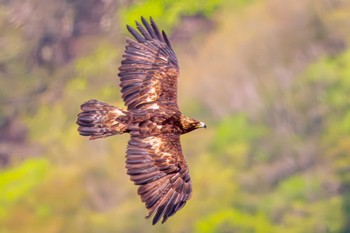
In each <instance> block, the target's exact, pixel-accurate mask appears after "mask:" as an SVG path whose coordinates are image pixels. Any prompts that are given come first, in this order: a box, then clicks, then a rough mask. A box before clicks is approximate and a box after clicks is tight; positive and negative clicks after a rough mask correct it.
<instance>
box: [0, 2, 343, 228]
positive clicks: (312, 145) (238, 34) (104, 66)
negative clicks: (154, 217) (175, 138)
mask: <svg viewBox="0 0 350 233" xmlns="http://www.w3.org/2000/svg"><path fill="white" fill-rule="evenodd" d="M49 2H50V3H52V4H53V5H52V6H51V7H50V8H49V9H47V11H44V10H45V7H44V5H43V4H42V3H43V0H31V1H28V3H26V4H27V5H25V4H24V5H23V4H21V1H13V3H11V4H10V3H2V4H1V7H0V28H1V34H2V39H1V40H0V48H2V49H1V51H0V79H1V86H0V90H1V91H0V101H1V103H2V104H1V105H0V126H1V127H2V128H1V129H3V130H4V131H3V132H6V134H8V135H9V136H8V137H3V136H2V137H0V145H1V146H2V147H0V148H7V147H10V146H12V147H13V148H15V149H11V150H10V153H9V154H10V159H9V161H8V162H7V163H5V164H3V165H2V167H1V168H0V169H1V170H0V204H1V206H0V233H3V232H4V233H7V232H174V233H175V232H242V233H245V232H246V233H253V232H254V233H265V232H271V233H274V232H275V233H279V232H286V233H289V232H290V233H310V232H315V233H324V232H338V233H345V232H349V231H350V224H349V222H350V175H349V174H350V173H349V171H350V165H349V164H350V156H349V154H350V136H349V135H350V100H349V98H348V95H349V94H348V93H350V78H349V77H350V49H349V48H348V44H349V42H350V30H349V28H350V27H349V17H347V16H348V15H350V4H349V3H348V2H347V1H345V0H344V1H317V2H315V1H312V0H309V1H304V2H301V1H283V2H280V1H274V0H268V1H258V0H256V1H249V0H248V1H247V0H244V1H242V0H231V1H221V0H214V1H197V0H194V1H187V0H186V1H185V0H180V1H169V0H163V1H155V0H145V1H105V2H110V4H111V5H109V7H105V8H103V7H102V8H100V5H99V4H102V3H96V2H98V1H87V2H86V5H87V6H90V8H89V7H85V5H84V4H85V2H84V4H81V1H78V0H74V1H68V0H67V1H62V2H54V1H49ZM31 4H32V5H31ZM45 4H49V3H48V2H45ZM94 4H96V5H94ZM106 4H107V3H106ZM26 6H27V7H29V8H28V9H29V10H30V9H32V10H33V9H34V10H33V11H34V12H35V14H34V15H33V16H32V17H31V18H30V19H31V20H28V21H27V22H26V20H23V19H22V18H21V17H24V18H25V14H24V13H25V12H26V11H23V12H24V13H23V12H21V10H23V8H25V7H26ZM30 7H32V8H30ZM28 9H26V10H28ZM89 9H93V10H94V11H93V13H91V12H90V11H89ZM16 12H21V13H22V14H19V15H17V14H16ZM52 12H54V13H55V14H54V13H52ZM67 12H68V13H67ZM98 14H101V15H100V16H98ZM86 15H87V16H86ZM96 15H97V16H96ZM141 15H143V16H145V17H148V16H152V17H153V18H154V19H155V20H156V21H157V22H159V26H160V27H161V28H164V29H166V31H167V32H168V34H170V35H172V34H171V32H174V33H176V30H174V29H175V28H176V29H177V31H178V33H179V30H180V33H181V26H182V25H191V27H192V28H191V29H193V30H192V31H193V32H192V33H193V34H189V37H190V38H193V40H191V41H185V40H181V39H179V40H175V41H173V42H172V43H173V45H174V47H175V48H176V52H177V55H178V58H179V61H180V66H181V79H180V90H179V91H180V99H179V100H180V106H183V107H182V110H183V112H184V113H185V114H187V113H191V114H193V115H194V116H195V117H196V118H198V119H201V120H204V121H206V122H207V125H208V129H207V130H206V131H195V132H192V133H191V134H188V135H184V136H183V137H182V145H183V150H184V152H185V156H186V159H187V161H188V164H189V167H190V174H191V178H192V182H193V196H192V199H191V200H190V201H189V202H188V203H187V204H186V206H185V207H184V208H183V209H182V210H181V211H179V212H178V213H177V214H176V215H175V216H174V217H172V218H171V219H169V221H168V222H167V223H166V224H164V225H157V226H151V224H150V222H149V221H146V220H144V215H145V214H146V211H145V208H144V206H143V204H142V203H141V202H140V200H139V197H138V196H137V194H136V189H137V187H135V186H133V184H132V182H130V181H129V178H128V176H127V175H126V174H125V168H124V160H125V158H124V156H125V148H126V144H127V141H128V135H121V136H117V137H112V138H106V139H103V140H96V141H88V140H87V139H86V138H82V137H80V136H79V135H78V133H77V131H76V128H77V126H76V124H75V120H76V114H77V113H78V112H79V105H80V104H81V103H82V102H84V101H86V100H88V99H99V100H101V101H105V102H109V103H111V104H114V105H116V106H120V107H121V106H123V102H122V100H121V98H120V94H119V87H118V81H117V72H118V71H117V66H118V64H119V62H120V59H121V54H122V51H123V46H124V40H125V34H126V32H125V26H124V25H125V23H128V24H130V25H134V22H133V21H134V20H135V19H139V17H140V16H141ZM20 16H21V17H20ZM60 17H61V18H62V22H64V24H63V25H65V27H62V28H63V29H64V28H69V27H70V26H69V23H72V25H71V27H76V29H75V30H72V32H71V35H70V36H67V35H66V34H64V33H62V34H59V33H58V34H59V36H57V38H56V37H54V39H47V38H48V36H47V34H49V35H50V36H52V32H55V30H53V29H54V28H57V25H59V23H58V22H60V21H59V19H61V18H60ZM70 17H71V18H70ZM42 18H44V19H46V20H45V21H42V20H38V19H42ZM95 18H96V20H97V21H98V23H97V24H96V25H99V26H96V25H95V24H93V23H91V22H90V21H89V20H91V19H95ZM116 19H117V20H116ZM194 19H196V20H198V21H195V20H194ZM79 20H80V21H79ZM84 20H85V21H84ZM109 20H110V21H113V22H115V21H118V23H117V25H113V26H111V27H107V26H108V22H110V21H109ZM191 20H192V21H191ZM200 20H202V21H200ZM86 22H88V23H91V25H92V26H91V28H94V27H100V26H101V25H102V26H101V28H102V29H91V28H90V29H84V28H83V27H82V28H79V27H80V26H81V25H84V23H86ZM198 22H204V24H205V25H206V26H205V28H206V27H208V29H207V28H206V30H202V31H201V30H197V31H196V30H195V29H196V28H200V27H201V26H202V24H203V23H198ZM209 22H211V23H209ZM186 23H187V24H186ZM213 24H214V26H213ZM67 25H68V26H67ZM106 25H107V26H106ZM78 26H79V27H78ZM62 28H61V29H62ZM87 28H89V27H87ZM116 28H117V29H116ZM209 28H210V30H209ZM63 29H62V30H63ZM84 30H87V31H88V32H86V31H84ZM89 30H91V31H89ZM56 31H57V30H56ZM58 31H59V30H58ZM63 31H64V30H63ZM187 33H188V32H187ZM41 34H45V36H44V38H46V39H45V40H43V39H42V38H41V37H40V36H41ZM50 38H51V37H50ZM42 41H45V43H44V45H45V46H43V47H40V46H39V45H38V44H40V42H42ZM60 41H61V42H60ZM50 46H51V47H50ZM54 46H58V48H68V50H69V53H68V55H69V56H68V55H67V57H66V60H64V62H63V61H62V60H55V59H53V60H48V58H50V56H49V55H50V54H53V57H58V56H59V55H62V54H61V53H60V52H57V51H61V49H57V48H56V50H55V49H52V50H50V48H52V47H53V48H55V47H54ZM60 46H67V47H60ZM38 51H41V52H42V53H43V54H44V55H45V54H46V55H45V56H44V58H47V59H46V60H44V61H42V60H40V59H38V58H37V57H38V56H39V55H40V54H41V53H39V52H38ZM55 51H56V52H55ZM73 52H74V53H73ZM63 57H64V56H63ZM9 119H10V120H9ZM11 119H14V120H12V121H13V122H14V123H13V124H15V125H16V124H20V125H21V126H22V127H25V128H26V131H25V133H23V136H24V137H25V139H21V140H18V139H16V137H12V136H11V132H12V131H11V130H10V129H13V128H11V127H8V128H9V130H8V128H6V127H7V124H9V123H6V122H12V121H11ZM12 147H10V148H12ZM18 147H21V148H24V149H23V150H18ZM16 149H17V150H16ZM0 158H1V157H0Z"/></svg>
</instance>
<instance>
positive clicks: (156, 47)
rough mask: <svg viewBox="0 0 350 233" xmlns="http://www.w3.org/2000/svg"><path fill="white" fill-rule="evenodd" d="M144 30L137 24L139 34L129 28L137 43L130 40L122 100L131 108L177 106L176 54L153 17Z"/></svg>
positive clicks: (123, 68)
mask: <svg viewBox="0 0 350 233" xmlns="http://www.w3.org/2000/svg"><path fill="white" fill-rule="evenodd" d="M141 21H142V23H143V25H144V27H143V26H142V25H141V24H139V23H138V22H136V26H137V29H138V30H139V31H140V33H141V34H140V33H139V32H137V31H136V30H135V29H133V28H132V27H130V26H127V28H128V30H129V32H130V33H131V34H132V35H133V36H134V37H135V39H136V41H135V40H132V39H127V41H126V42H127V45H126V47H125V52H124V54H123V60H122V62H121V66H120V67H119V71H120V72H119V74H118V76H119V77H120V81H121V82H120V87H121V88H122V89H121V92H122V98H123V100H124V102H125V105H126V106H127V107H128V109H129V110H130V109H148V108H151V109H158V108H159V106H160V105H162V106H172V107H176V108H178V107H177V82H178V81H177V80H178V76H179V67H178V63H177V59H176V55H175V53H174V51H173V49H172V47H171V45H170V42H169V40H168V38H167V36H166V34H165V33H164V31H162V33H160V32H159V29H158V27H157V25H156V24H155V23H154V21H153V20H152V18H150V23H151V24H149V23H148V22H147V21H146V20H145V19H144V18H143V17H141Z"/></svg>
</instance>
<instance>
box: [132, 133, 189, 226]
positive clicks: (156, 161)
mask: <svg viewBox="0 0 350 233" xmlns="http://www.w3.org/2000/svg"><path fill="white" fill-rule="evenodd" d="M126 168H127V173H128V174H129V175H130V179H131V180H132V181H133V182H134V183H135V184H136V185H140V187H139V188H138V194H139V195H140V196H141V200H142V202H144V203H145V205H146V208H147V209H148V211H149V214H148V216H147V218H150V217H152V216H153V215H154V218H153V224H156V223H157V222H158V221H159V220H160V219H161V218H163V219H162V223H164V222H165V221H166V220H167V219H168V218H169V217H170V216H172V215H174V214H175V213H176V212H177V211H178V210H179V209H181V208H182V207H183V206H184V205H185V203H186V201H188V200H189V199H190V197H191V192H192V187H191V179H190V177H189V171H188V167H187V164H186V161H185V159H184V156H183V154H182V149H181V144H180V136H179V135H176V134H165V135H152V136H146V137H135V136H134V137H131V139H130V141H129V143H128V149H127V159H126Z"/></svg>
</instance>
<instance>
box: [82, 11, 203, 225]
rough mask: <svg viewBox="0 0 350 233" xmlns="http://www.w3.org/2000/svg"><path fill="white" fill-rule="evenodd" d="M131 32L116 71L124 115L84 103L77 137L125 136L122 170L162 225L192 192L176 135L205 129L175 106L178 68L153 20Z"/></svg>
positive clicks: (165, 40)
mask: <svg viewBox="0 0 350 233" xmlns="http://www.w3.org/2000/svg"><path fill="white" fill-rule="evenodd" d="M141 21H142V23H143V26H142V25H141V24H139V23H138V22H136V27H137V29H138V30H139V32H140V33H141V34H140V33H139V32H137V31H136V30H135V29H133V28H132V27H130V26H127V29H128V31H129V32H130V33H131V34H132V35H133V36H134V38H135V39H136V41H135V40H132V39H127V40H126V42H127V45H126V48H125V52H124V54H123V60H122V62H121V66H120V67H119V71H120V73H119V74H118V76H119V78H120V87H121V88H122V89H121V92H122V98H123V100H124V102H125V105H126V106H127V110H121V109H119V108H117V107H113V106H111V105H108V104H105V103H102V102H99V101H97V100H89V101H87V102H86V103H84V104H82V105H81V110H82V112H81V113H79V114H78V120H77V124H78V125H79V128H78V131H79V133H80V134H81V135H83V136H90V139H96V138H102V137H108V136H111V135H115V134H122V133H130V135H131V139H130V141H129V143H128V146H127V152H126V168H127V174H128V175H130V179H131V180H132V181H133V182H134V183H135V184H136V185H139V188H138V194H139V195H140V196H141V200H142V202H144V203H145V205H146V208H147V209H148V211H149V214H148V215H147V216H146V218H150V217H152V216H153V215H154V218H153V224H156V223H157V222H158V221H159V220H160V218H163V220H162V223H164V222H165V221H166V220H167V219H168V218H169V217H170V216H172V215H174V214H175V213H176V212H177V211H178V210H179V209H181V208H182V207H183V206H184V205H185V203H186V201H188V200H189V199H190V197H191V192H192V186H191V179H190V176H189V171H188V167H187V164H186V161H185V158H184V156H183V154H182V149H181V144H180V135H181V134H185V133H188V132H190V131H192V130H195V129H197V128H205V127H206V126H205V124H204V123H202V122H199V121H197V120H195V119H192V118H189V117H186V116H184V115H183V114H182V113H181V112H180V110H179V107H178V105H177V83H178V76H179V66H178V63H177V59H176V55H175V53H174V51H173V49H172V47H171V45H170V42H169V40H168V38H167V36H166V34H165V33H164V31H162V32H160V31H159V29H158V27H157V25H156V24H155V23H154V21H153V19H152V18H150V24H149V23H148V22H147V21H146V20H145V19H144V18H143V17H141Z"/></svg>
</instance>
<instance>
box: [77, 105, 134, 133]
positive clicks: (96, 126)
mask: <svg viewBox="0 0 350 233" xmlns="http://www.w3.org/2000/svg"><path fill="white" fill-rule="evenodd" d="M81 110H82V112H81V113H79V114H78V120H77V124H78V125H79V128H78V131H79V133H80V135H82V136H90V140H92V139H97V138H104V137H108V136H112V135H115V134H122V133H125V132H126V131H127V125H128V122H129V119H130V117H129V114H128V111H124V110H121V109H119V108H117V107H113V106H111V105H108V104H106V103H102V102H100V101H98V100H89V101H87V102H85V103H84V104H82V105H81Z"/></svg>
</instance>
